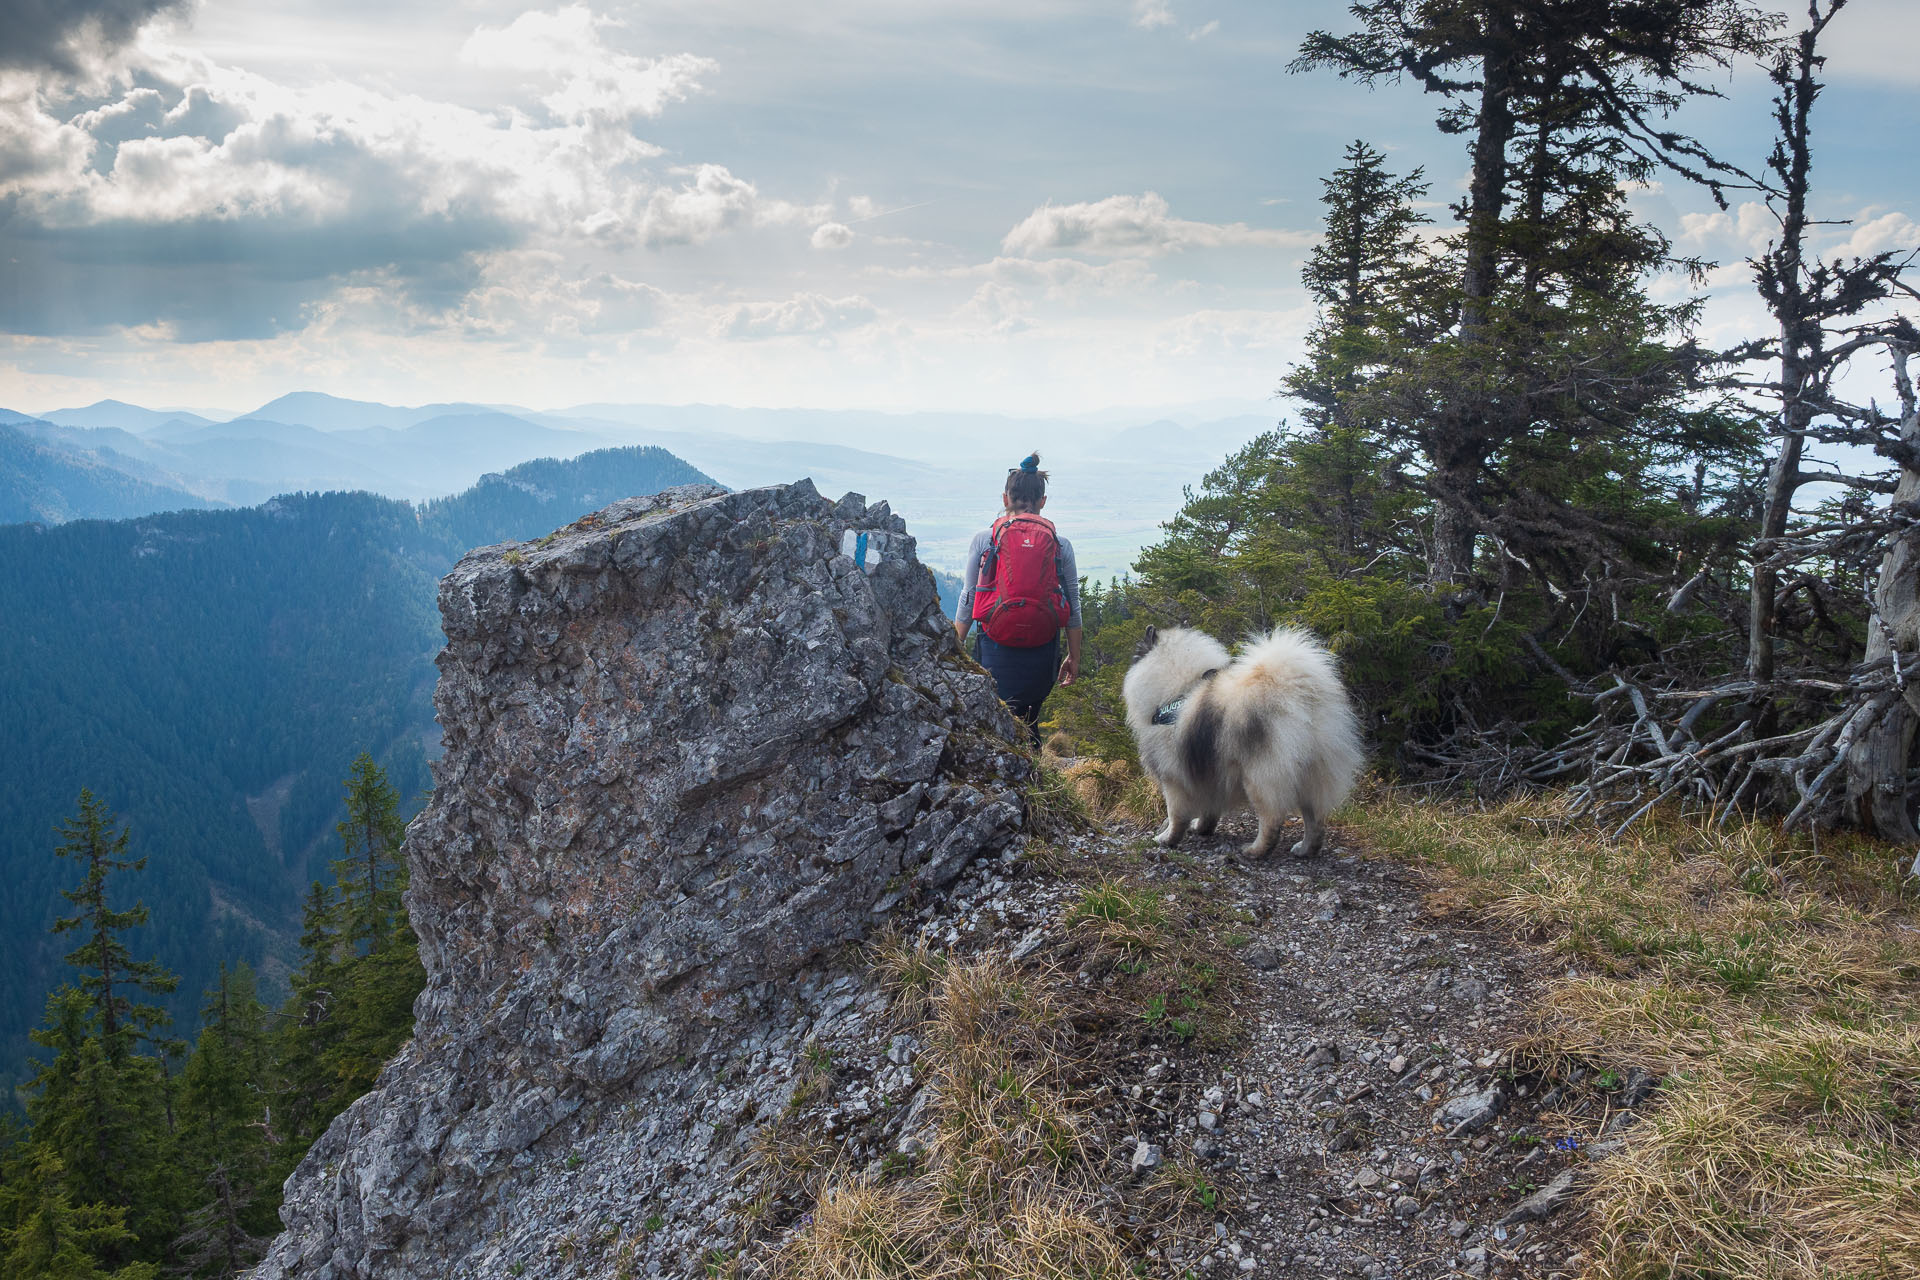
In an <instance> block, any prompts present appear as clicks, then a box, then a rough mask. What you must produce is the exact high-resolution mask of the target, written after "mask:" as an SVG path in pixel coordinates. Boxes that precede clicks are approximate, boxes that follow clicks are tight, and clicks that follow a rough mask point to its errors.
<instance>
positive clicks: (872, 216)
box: [847, 199, 940, 226]
mask: <svg viewBox="0 0 1920 1280" xmlns="http://www.w3.org/2000/svg"><path fill="white" fill-rule="evenodd" d="M939 203H940V201H939V200H937V199H936V200H922V201H921V202H920V203H919V204H903V205H901V206H900V207H899V208H898V209H882V210H881V211H880V212H879V213H870V214H868V215H867V216H866V217H864V218H855V219H853V220H852V221H851V222H849V223H848V224H847V225H848V226H858V225H859V224H861V223H862V222H872V221H873V220H874V219H875V218H885V217H887V216H889V215H891V214H895V213H907V212H910V211H912V210H914V209H924V208H926V207H927V206H928V205H930V204H939Z"/></svg>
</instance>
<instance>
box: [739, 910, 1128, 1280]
mask: <svg viewBox="0 0 1920 1280" xmlns="http://www.w3.org/2000/svg"><path fill="white" fill-rule="evenodd" d="M904 950H905V949H904V948H897V949H896V953H895V954H899V953H900V952H901V951H904ZM1058 984H1059V979H1058V977H1057V975H1054V974H1052V973H1050V972H1047V971H1038V972H1025V971H1021V970H1018V969H1015V968H1014V967H1013V966H1012V965H1010V964H1009V963H1008V962H1006V961H1004V960H1002V959H1000V958H998V957H994V956H988V957H985V958H982V959H979V960H975V961H973V962H970V963H967V964H956V965H951V966H947V967H945V968H944V969H942V970H941V972H940V973H939V976H938V979H937V981H936V982H935V983H934V985H933V988H932V990H931V993H930V995H929V996H928V997H927V1001H926V1011H927V1016H926V1019H925V1021H924V1023H923V1024H922V1028H921V1030H922V1034H923V1036H924V1037H925V1039H926V1049H925V1051H924V1055H923V1058H922V1062H923V1064H924V1065H925V1066H926V1068H927V1070H928V1075H929V1084H928V1087H929V1088H930V1089H931V1090H932V1091H933V1093H932V1095H931V1096H932V1099H933V1100H932V1102H931V1103H930V1104H929V1106H928V1108H927V1113H928V1115H929V1116H930V1117H931V1119H932V1120H933V1123H934V1125H935V1126H936V1136H935V1138H934V1141H933V1144H932V1148H931V1150H930V1152H929V1154H928V1159H927V1162H926V1167H925V1168H924V1169H923V1170H920V1171H917V1172H916V1173H915V1174H914V1175H913V1176H911V1177H905V1178H898V1179H894V1180H891V1181H886V1180H869V1179H864V1178H859V1177H854V1178H845V1179H840V1180H837V1181H835V1182H834V1183H833V1185H830V1186H828V1187H826V1188H825V1189H824V1190H823V1191H821V1192H820V1194H819V1196H818V1198H817V1200H816V1201H815V1204H814V1207H813V1212H812V1218H811V1221H810V1222H809V1223H808V1224H807V1225H806V1227H805V1229H804V1230H803V1231H801V1232H800V1233H799V1234H798V1235H796V1236H794V1237H793V1238H792V1239H791V1240H789V1241H788V1242H787V1243H786V1244H785V1245H784V1246H783V1247H782V1248H781V1249H780V1251H779V1252H778V1253H777V1254H776V1255H775V1256H774V1257H773V1258H772V1259H771V1261H770V1262H769V1264H768V1267H767V1270H768V1272H769V1273H770V1274H772V1275H775V1276H781V1277H792V1278H793V1280H879V1278H881V1277H900V1278H901V1280H963V1278H964V1280H1096V1278H1101V1277H1118V1276H1122V1275H1125V1274H1128V1271H1127V1262H1126V1253H1125V1245H1124V1241H1123V1239H1122V1237H1121V1236H1120V1234H1119V1233H1118V1232H1117V1231H1116V1230H1115V1229H1114V1227H1113V1226H1112V1225H1111V1224H1110V1223H1109V1222H1108V1221H1107V1218H1108V1216H1109V1213H1110V1210H1109V1209H1108V1208H1106V1207H1103V1205H1102V1203H1101V1202H1100V1201H1099V1200H1098V1199H1097V1198H1096V1197H1095V1195H1094V1193H1093V1192H1094V1186H1095V1182H1096V1179H1095V1178H1094V1176H1093V1173H1092V1170H1091V1168H1090V1166H1089V1164H1088V1153H1087V1150H1086V1145H1085V1140H1084V1137H1083V1133H1084V1130H1083V1124H1082V1121H1081V1118H1080V1115H1079V1114H1078V1111H1077V1108H1076V1106H1075V1104H1074V1103H1073V1101H1072V1098H1071V1094H1070V1092H1069V1090H1068V1088H1067V1086H1066V1083H1065V1080H1064V1078H1063V1077H1064V1074H1065V1073H1066V1072H1067V1071H1068V1070H1069V1069H1070V1067H1071V1065H1072V1056H1071V1038H1072V1031H1071V1028H1070V1025H1069V1023H1068V1019H1067V1017H1066V1014H1065V1012H1064V1010H1063V1006H1062V1004H1061V1001H1060V999H1059V997H1058V996H1057V995H1056V994H1055V992H1056V989H1057V987H1058ZM902 989H910V988H902Z"/></svg>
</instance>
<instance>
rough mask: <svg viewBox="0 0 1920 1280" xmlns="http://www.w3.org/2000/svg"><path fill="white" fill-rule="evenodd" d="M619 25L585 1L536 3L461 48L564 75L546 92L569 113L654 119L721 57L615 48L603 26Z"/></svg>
mask: <svg viewBox="0 0 1920 1280" xmlns="http://www.w3.org/2000/svg"><path fill="white" fill-rule="evenodd" d="M611 25H613V24H612V22H611V20H609V19H606V18H601V17H597V16H595V15H594V13H593V11H592V10H590V9H588V8H587V7H586V6H585V5H581V4H575V5H568V6H566V7H565V8H562V9H555V10H553V11H552V12H550V13H544V12H540V11H538V10H530V11H528V12H526V13H523V14H521V15H520V16H519V17H518V18H515V19H514V20H513V21H512V22H511V23H509V24H507V25H506V26H504V27H481V28H480V29H479V30H477V31H475V32H474V33H473V35H472V36H470V37H469V38H468V39H467V42H466V44H465V46H464V47H463V48H462V49H461V56H462V57H463V58H465V59H466V61H468V62H470V63H471V64H473V65H474V66H477V67H480V68H483V69H486V70H500V71H521V72H528V73H532V74H536V75H541V76H545V77H548V78H551V79H555V80H558V81H559V82H560V84H559V87H558V88H556V89H555V90H554V91H553V92H552V93H549V94H548V95H547V96H546V97H545V98H543V99H541V101H542V102H544V103H545V104H546V106H547V109H548V110H550V111H552V112H553V113H554V115H556V116H558V117H560V118H561V119H563V120H590V119H604V120H633V119H637V118H640V117H645V118H647V119H653V118H655V117H657V116H659V115H660V113H661V112H662V111H664V110H666V108H667V106H668V105H669V104H670V103H675V102H682V101H684V100H685V99H686V98H687V96H688V95H689V94H690V93H692V92H694V91H695V90H697V89H698V88H699V87H700V77H701V76H703V75H709V74H711V73H712V72H713V71H714V70H715V69H716V68H717V67H718V65H719V64H717V63H716V62H714V61H713V60H712V59H711V58H702V57H698V56H696V55H694V54H691V53H676V54H671V55H669V56H667V57H663V58H640V57H635V56H634V55H632V54H627V53H620V52H617V51H615V50H612V49H609V48H608V47H607V46H606V45H605V44H604V43H603V42H602V41H601V39H600V31H601V29H602V28H604V27H608V26H611Z"/></svg>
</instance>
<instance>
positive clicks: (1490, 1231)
mask: <svg viewBox="0 0 1920 1280" xmlns="http://www.w3.org/2000/svg"><path fill="white" fill-rule="evenodd" d="M1223 834H1228V835H1240V836H1242V837H1244V835H1246V834H1249V833H1243V832H1233V833H1228V832H1223ZM1283 847H1285V846H1283ZM1190 852H1191V853H1192V854H1193V855H1195V856H1196V858H1197V860H1198V866H1197V867H1195V868H1193V869H1191V870H1185V869H1178V868H1177V864H1169V868H1168V874H1188V875H1200V876H1205V877H1208V878H1210V879H1213V880H1215V881H1216V882H1217V883H1218V884H1220V885H1221V886H1222V887H1223V888H1224V889H1227V890H1228V891H1231V892H1232V893H1234V895H1235V900H1236V903H1237V904H1238V905H1240V906H1242V907H1244V908H1246V909H1248V910H1250V911H1251V912H1252V913H1253V914H1254V915H1255V916H1256V918H1257V919H1258V921H1259V924H1258V925H1257V926H1256V928H1255V929H1254V930H1253V934H1254V936H1253V938H1252V940H1251V941H1250V942H1249V943H1248V944H1247V945H1246V947H1245V952H1244V955H1245V959H1246V961H1247V964H1248V966H1249V969H1250V971H1251V973H1250V979H1251V991H1252V997H1253V999H1252V1006H1251V1009H1250V1015H1251V1025H1250V1026H1249V1027H1248V1031H1249V1033H1250V1039H1249V1042H1248V1043H1247V1044H1246V1046H1245V1047H1244V1048H1243V1049H1240V1050H1239V1051H1237V1052H1233V1053H1230V1054H1228V1055H1224V1061H1221V1062H1219V1063H1218V1064H1217V1065H1216V1064H1214V1063H1208V1064H1206V1065H1207V1066H1209V1067H1214V1068H1215V1070H1217V1072H1218V1074H1219V1078H1218V1079H1213V1080H1208V1079H1205V1078H1204V1072H1202V1073H1195V1072H1193V1071H1191V1070H1188V1071H1183V1072H1182V1073H1181V1075H1182V1081H1181V1086H1182V1087H1181V1088H1180V1090H1179V1101H1180V1104H1181V1105H1180V1106H1179V1107H1178V1114H1177V1118H1176V1120H1175V1133H1176V1135H1177V1136H1176V1139H1175V1140H1176V1142H1178V1141H1182V1140H1184V1141H1186V1142H1188V1143H1189V1144H1190V1145H1191V1146H1192V1148H1193V1149H1194V1151H1195V1153H1196V1155H1197V1156H1198V1157H1199V1158H1200V1159H1201V1160H1202V1161H1203V1162H1211V1163H1213V1164H1216V1165H1221V1166H1226V1167H1229V1168H1232V1169H1234V1170H1236V1171H1237V1172H1238V1173H1239V1175H1240V1180H1239V1184H1238V1185H1239V1191H1240V1194H1241V1201H1240V1203H1239V1205H1238V1206H1237V1209H1238V1212H1236V1213H1234V1214H1232V1215H1231V1218H1232V1221H1231V1222H1229V1223H1224V1224H1222V1225H1223V1226H1224V1227H1225V1230H1224V1232H1222V1233H1221V1234H1220V1235H1219V1237H1218V1247H1216V1248H1215V1249H1214V1250H1212V1251H1211V1252H1210V1253H1209V1254H1208V1255H1206V1257H1205V1259H1204V1261H1203V1262H1202V1265H1201V1266H1200V1267H1198V1268H1196V1270H1203V1271H1205V1270H1213V1269H1216V1268H1217V1269H1220V1270H1222V1271H1223V1272H1224V1271H1236V1272H1242V1273H1247V1274H1253V1275H1265V1276H1295V1275H1298V1276H1320V1275H1361V1276H1382V1277H1384V1276H1446V1275H1455V1274H1473V1275H1490V1274H1496V1275H1504V1274H1511V1275H1541V1276H1547V1275H1552V1274H1554V1273H1556V1272H1557V1271H1559V1270H1560V1269H1561V1268H1562V1266H1563V1265H1564V1264H1566V1263H1567V1262H1568V1261H1569V1254H1570V1248H1569V1246H1568V1245H1566V1244H1565V1243H1563V1242H1562V1241H1560V1240H1558V1239H1556V1229H1557V1228H1560V1227H1562V1225H1563V1224H1562V1222H1561V1221H1560V1218H1561V1214H1562V1213H1565V1212H1567V1210H1566V1209H1565V1208H1564V1207H1562V1206H1564V1204H1565V1201H1566V1200H1570V1199H1571V1198H1572V1197H1571V1196H1570V1195H1569V1196H1566V1197H1565V1198H1564V1199H1563V1198H1562V1197H1561V1195H1560V1194H1559V1193H1557V1192H1546V1193H1545V1195H1544V1196H1543V1197H1542V1199H1541V1200H1539V1201H1536V1205H1537V1207H1539V1208H1540V1209H1545V1208H1546V1207H1547V1203H1548V1202H1554V1201H1559V1202H1560V1203H1559V1204H1558V1205H1556V1210H1557V1211H1556V1212H1551V1213H1547V1214H1546V1215H1545V1217H1544V1220H1539V1219H1536V1220H1535V1221H1532V1222H1528V1221H1524V1220H1521V1219H1524V1218H1526V1217H1530V1216H1532V1215H1531V1211H1530V1210H1522V1211H1521V1215H1520V1218H1519V1219H1515V1220H1511V1221H1505V1220H1506V1219H1508V1217H1509V1215H1510V1214H1513V1212H1514V1211H1515V1209H1516V1206H1518V1205H1519V1204H1520V1203H1521V1202H1522V1201H1525V1200H1527V1198H1528V1197H1529V1196H1530V1195H1534V1194H1535V1193H1536V1192H1541V1191H1542V1190H1543V1189H1544V1188H1547V1187H1549V1186H1550V1185H1553V1184H1554V1180H1555V1178H1556V1177H1558V1176H1559V1175H1561V1174H1562V1173H1563V1171H1566V1170H1568V1169H1570V1168H1571V1162H1572V1161H1574V1160H1576V1159H1578V1158H1579V1156H1580V1153H1579V1152H1578V1151H1577V1149H1575V1148H1576V1145H1577V1142H1578V1140H1577V1139H1571V1138H1570V1137H1569V1135H1568V1134H1567V1133H1566V1132H1565V1130H1564V1129H1561V1130H1557V1131H1556V1130H1554V1129H1550V1128H1547V1127H1544V1126H1542V1125H1541V1124H1540V1123H1539V1121H1538V1119H1537V1117H1538V1115H1539V1113H1540V1111H1541V1109H1542V1108H1541V1104H1542V1102H1543V1101H1545V1102H1546V1103H1547V1104H1548V1105H1549V1106H1552V1105H1554V1104H1555V1103H1557V1102H1558V1101H1559V1098H1558V1097H1557V1096H1556V1095H1555V1094H1554V1092H1553V1091H1552V1090H1551V1089H1549V1090H1547V1092H1546V1096H1545V1097H1544V1098H1543V1096H1542V1087H1541V1085H1540V1083H1539V1082H1538V1081H1537V1080H1532V1079H1530V1078H1529V1077H1528V1076H1527V1075H1526V1074H1525V1073H1524V1072H1516V1071H1515V1070H1514V1063H1513V1060H1512V1057H1511V1055H1510V1053H1509V1052H1508V1046H1509V1045H1510V1044H1511V1043H1512V1041H1513V1040H1514V1039H1515V1038H1516V1036H1517V1035H1518V1034H1519V1033H1520V1031H1521V1026H1520V1023H1521V1019H1522V1015H1523V1012H1524V1010H1525V1008H1526V1006H1527V1004H1528V1001H1529V996H1530V993H1531V990H1532V986H1533V983H1534V982H1535V981H1536V977H1535V975H1536V974H1537V972H1538V970H1539V967H1540V963H1541V962H1540V961H1539V959H1538V958H1537V957H1532V956H1528V955H1524V954H1522V953H1521V952H1520V951H1519V950H1518V949H1517V948H1516V947H1515V945H1514V944H1513V943H1512V942H1511V941H1510V940H1509V939H1507V938H1505V937H1503V936H1501V935H1499V934H1490V933H1476V932H1472V931H1470V930H1468V929H1467V928H1465V927H1463V922H1462V921H1459V920H1452V919H1440V918H1436V917H1435V916H1434V915H1433V914H1432V913H1431V912H1430V911H1429V910H1428V908H1427V906H1426V904H1425V899H1426V892H1425V891H1426V889H1427V888H1428V886H1427V885H1426V884H1425V883H1423V881H1422V879H1421V877H1420V876H1419V875H1418V874H1417V873H1415V872H1413V871H1410V870H1409V869H1407V868H1405V867H1403V866H1400V865H1398V864H1395V863H1392V862H1388V861H1385V860H1376V859H1371V858H1368V857H1365V856H1362V855H1361V854H1360V853H1359V852H1358V851H1357V850H1355V849H1354V848H1353V847H1352V846H1351V845H1349V844H1347V843H1345V842H1344V841H1343V840H1342V839H1340V838H1338V833H1336V838H1335V839H1333V840H1331V841H1329V846H1328V850H1327V851H1326V852H1324V853H1322V854H1321V855H1319V856H1318V857H1315V858H1310V859H1303V860H1291V859H1282V860H1277V861H1269V862H1261V863H1254V864H1250V865H1248V864H1242V863H1240V862H1239V861H1238V859H1237V858H1236V857H1234V855H1233V853H1232V852H1231V847H1230V846H1228V845H1226V843H1225V841H1211V842H1204V843H1202V842H1195V843H1194V845H1193V847H1192V848H1191V850H1190ZM1229 1073H1231V1074H1229ZM1209 1090H1211V1091H1212V1092H1209ZM1196 1095H1197V1096H1196ZM1216 1104H1217V1105H1216ZM1236 1246H1238V1247H1237V1248H1236ZM1180 1261H1181V1262H1186V1263H1190V1262H1192V1261H1193V1260H1191V1259H1181V1260H1180ZM1208 1264H1211V1265H1210V1266H1209V1265H1208Z"/></svg>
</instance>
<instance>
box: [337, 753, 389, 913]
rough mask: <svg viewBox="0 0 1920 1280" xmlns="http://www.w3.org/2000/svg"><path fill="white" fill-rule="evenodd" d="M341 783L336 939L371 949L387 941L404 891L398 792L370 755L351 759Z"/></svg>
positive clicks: (361, 755) (364, 754)
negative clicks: (342, 805) (338, 935)
mask: <svg viewBox="0 0 1920 1280" xmlns="http://www.w3.org/2000/svg"><path fill="white" fill-rule="evenodd" d="M343 785H344V787H345V789H346V808H347V816H346V818H345V819H344V820H343V821H341V822H340V824H339V825H338V826H337V827H336V828H335V829H336V830H337V831H338V833H339V835H340V847H341V856H340V858H339V859H338V860H337V861H336V862H335V863H334V864H333V872H334V877H335V879H336V880H337V881H338V883H339V886H340V914H341V921H340V923H341V925H342V926H343V930H342V936H343V937H344V939H345V941H346V943H347V945H348V946H349V947H352V948H355V949H358V950H373V949H377V948H378V947H379V946H380V945H381V944H382V943H383V942H384V941H385V940H386V939H387V937H388V934H389V932H390V930H389V927H388V926H389V923H390V922H391V920H392V918H393V916H394V914H395V913H396V912H398V911H399V910H400V895H401V893H402V892H403V891H404V890H405V889H406V882H405V878H404V873H403V871H402V868H401V863H400V841H401V838H402V837H403V836H404V835H405V834H406V823H405V822H403V821H402V820H401V818H400V794H399V793H398V792H397V791H395V790H394V789H393V787H392V786H391V785H390V784H389V783H388V782H387V775H386V771H385V770H384V769H382V768H381V767H380V766H379V765H377V764H375V763H374V760H373V757H372V756H371V755H369V754H367V753H366V752H364V751H363V752H361V753H360V755H359V756H357V757H356V758H355V759H354V762H353V768H352V772H351V773H349V774H348V775H347V778H346V781H345V783H344V784H343Z"/></svg>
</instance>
